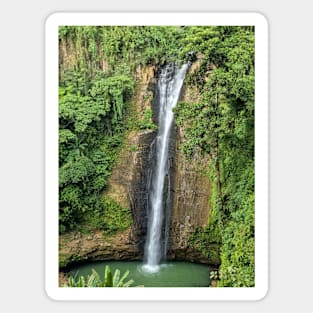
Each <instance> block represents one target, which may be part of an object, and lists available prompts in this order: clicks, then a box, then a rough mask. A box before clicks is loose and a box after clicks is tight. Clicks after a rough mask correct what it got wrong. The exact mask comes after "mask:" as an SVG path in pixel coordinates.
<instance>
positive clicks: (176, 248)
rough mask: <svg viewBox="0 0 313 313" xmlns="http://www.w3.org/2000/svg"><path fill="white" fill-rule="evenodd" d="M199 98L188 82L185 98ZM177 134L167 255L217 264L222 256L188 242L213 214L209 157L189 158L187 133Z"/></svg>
mask: <svg viewBox="0 0 313 313" xmlns="http://www.w3.org/2000/svg"><path fill="white" fill-rule="evenodd" d="M199 65H200V61H199V60H198V61H197V62H195V63H194V64H193V65H192V67H191V68H190V70H189V72H190V73H192V72H193V71H195V70H197V69H198V67H199ZM199 98H200V93H199V91H198V90H197V89H196V88H195V87H191V86H188V85H187V86H186V85H185V87H184V89H183V92H182V96H181V100H182V101H184V102H185V103H187V104H188V103H191V102H197V101H199ZM174 136H175V137H176V138H175V152H174V156H175V157H174V164H173V169H172V171H173V176H174V179H173V181H174V183H173V193H172V199H173V200H172V212H171V226H170V239H169V241H170V245H169V247H170V249H169V252H168V258H170V259H177V260H189V261H195V262H200V263H209V264H212V265H218V264H219V259H216V258H208V257H207V256H205V255H203V254H202V252H201V251H199V250H198V249H197V248H195V247H194V246H193V245H192V244H191V243H190V241H189V238H190V236H191V235H192V234H193V233H194V232H195V230H196V229H197V228H199V227H204V226H206V225H207V224H208V219H209V217H210V212H211V208H210V202H209V200H210V195H211V189H212V185H211V182H210V180H209V179H208V176H207V175H206V171H207V165H208V157H203V156H201V155H200V153H195V155H194V156H193V158H192V160H186V158H185V157H184V155H183V154H182V152H181V151H180V146H181V143H182V142H183V140H184V134H183V132H182V130H181V129H180V128H179V127H177V126H176V127H175V134H174ZM212 249H215V250H216V249H218V247H216V246H214V247H213V246H212ZM214 255H216V253H215V254H214Z"/></svg>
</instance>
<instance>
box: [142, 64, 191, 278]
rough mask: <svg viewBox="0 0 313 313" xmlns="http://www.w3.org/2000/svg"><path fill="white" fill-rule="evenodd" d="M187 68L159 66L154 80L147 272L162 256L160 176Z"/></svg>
mask: <svg viewBox="0 0 313 313" xmlns="http://www.w3.org/2000/svg"><path fill="white" fill-rule="evenodd" d="M187 68H188V64H184V65H183V66H182V67H181V68H180V69H178V68H177V67H176V66H175V65H173V64H170V65H167V66H165V67H164V68H163V69H162V71H161V75H160V78H159V80H158V90H159V106H160V107H159V125H158V126H159V128H158V134H157V137H156V152H155V153H156V155H155V157H156V165H155V171H154V172H153V177H152V180H151V185H150V190H149V205H150V215H149V220H148V234H147V240H146V246H145V264H144V266H143V270H145V271H147V272H150V273H155V272H158V271H159V267H160V266H159V264H160V261H161V257H162V253H161V250H162V242H161V241H162V228H163V219H164V212H163V211H164V208H163V190H164V179H165V176H166V175H167V174H168V166H167V163H168V150H169V141H170V135H171V134H170V133H171V128H172V125H173V120H174V114H173V111H172V109H173V108H174V107H175V106H176V104H177V102H178V99H179V95H180V91H181V88H182V85H183V82H184V78H185V74H186V71H187Z"/></svg>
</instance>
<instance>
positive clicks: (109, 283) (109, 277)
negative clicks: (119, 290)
mask: <svg viewBox="0 0 313 313" xmlns="http://www.w3.org/2000/svg"><path fill="white" fill-rule="evenodd" d="M128 275H129V271H126V272H125V273H124V274H123V275H121V271H120V270H119V269H116V270H115V271H114V274H112V272H111V269H110V267H109V266H108V265H106V267H105V271H104V277H103V279H101V277H100V275H99V274H98V273H97V272H96V271H95V270H94V269H92V273H91V274H90V275H88V276H87V277H84V276H79V277H77V278H75V277H73V276H69V278H68V283H67V284H65V285H64V286H63V287H130V286H131V285H132V284H133V283H134V281H133V280H132V279H130V280H127V281H125V280H126V279H127V276H128Z"/></svg>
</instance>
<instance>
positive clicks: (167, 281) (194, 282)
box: [70, 261, 210, 287]
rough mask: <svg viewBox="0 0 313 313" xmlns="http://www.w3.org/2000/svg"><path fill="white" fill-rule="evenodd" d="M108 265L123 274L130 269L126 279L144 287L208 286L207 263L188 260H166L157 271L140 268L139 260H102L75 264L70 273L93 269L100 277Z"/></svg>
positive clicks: (85, 274)
mask: <svg viewBox="0 0 313 313" xmlns="http://www.w3.org/2000/svg"><path fill="white" fill-rule="evenodd" d="M106 265H109V266H110V268H111V271H112V272H114V270H115V269H119V270H120V271H121V273H122V274H123V273H124V272H126V271H127V270H129V271H130V273H129V275H128V277H127V279H126V280H125V281H127V280H129V279H133V280H134V284H133V285H132V286H134V287H135V286H138V285H143V286H145V287H208V286H209V285H210V277H209V272H210V269H209V267H208V266H207V265H203V264H196V263H190V262H168V263H166V264H161V265H160V270H159V271H158V272H157V273H147V272H145V271H144V270H143V269H142V266H143V264H142V262H141V261H103V262H92V263H86V264H83V265H80V266H77V267H75V268H73V269H72V271H71V273H70V274H72V275H79V276H81V275H82V276H87V275H90V274H91V270H92V269H95V270H96V271H97V272H98V273H99V275H100V277H101V278H102V277H104V268H105V266H106Z"/></svg>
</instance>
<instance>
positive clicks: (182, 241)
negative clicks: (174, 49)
mask: <svg viewBox="0 0 313 313" xmlns="http://www.w3.org/2000/svg"><path fill="white" fill-rule="evenodd" d="M198 65H199V62H198V63H195V64H194V65H193V66H192V67H191V69H190V70H191V71H193V70H195V69H196V68H197V66H198ZM136 76H137V77H136V81H137V87H136V92H135V94H134V96H133V99H132V104H131V109H132V110H134V111H135V114H134V115H135V116H136V117H137V118H138V119H139V120H140V119H142V118H143V112H144V111H145V110H146V109H147V108H153V111H154V120H156V118H155V116H156V114H157V108H156V107H155V106H154V103H155V102H154V101H153V92H152V91H153V90H154V91H155V84H156V78H155V68H154V67H153V66H146V67H141V68H138V69H137V72H136ZM198 99H199V92H198V90H196V89H194V88H192V87H189V86H187V87H184V89H183V92H182V96H181V100H183V101H184V102H186V103H188V102H192V101H197V100H198ZM155 136H156V131H154V130H150V129H146V130H134V131H131V132H129V133H128V135H127V138H126V140H125V142H124V146H123V148H122V149H121V152H120V155H119V157H118V160H117V162H116V165H115V167H114V168H113V171H112V175H111V177H110V179H109V184H108V188H107V191H106V195H107V196H108V197H110V198H112V199H113V200H114V201H116V202H117V203H119V204H120V205H121V206H122V207H125V208H130V209H131V212H132V216H133V225H132V226H131V227H130V229H128V230H126V231H125V232H120V233H117V234H116V235H115V236H113V237H110V238H105V236H104V235H103V234H102V233H100V232H95V233H94V234H91V235H90V234H89V235H82V234H66V235H61V236H60V258H61V262H60V263H61V264H62V262H63V265H65V264H68V263H71V262H73V261H75V260H76V259H77V260H109V259H110V260H121V259H128V260H136V259H142V258H143V247H144V241H145V237H146V231H147V210H148V175H147V169H149V168H150V167H151V164H150V162H151V161H150V159H149V152H150V146H151V143H152V142H153V140H154V138H155ZM182 141H183V133H182V131H181V129H179V128H178V127H177V126H174V128H173V132H172V136H171V144H170V162H171V167H170V178H169V179H170V181H169V182H167V183H170V192H171V198H172V201H171V209H170V211H169V212H166V216H167V222H166V225H165V231H166V232H168V234H169V240H168V245H167V246H168V255H167V257H168V258H169V259H176V260H189V261H194V262H200V263H207V264H212V265H218V264H219V259H218V258H215V259H213V258H208V257H207V256H205V255H203V254H202V253H201V251H199V250H198V249H196V248H195V247H193V246H192V244H190V241H189V238H190V236H191V235H192V234H193V233H194V232H195V230H196V228H199V227H203V226H205V225H207V223H208V219H209V216H210V205H209V199H210V194H211V183H210V181H209V179H208V177H207V176H205V175H204V173H205V169H206V166H207V163H208V159H207V158H203V157H201V156H200V155H199V154H196V155H195V156H194V157H193V159H192V160H191V162H190V161H187V160H186V159H185V158H184V156H183V154H182V153H181V151H180V149H179V147H180V145H181V143H182ZM167 210H168V209H167ZM212 249H215V250H218V247H216V246H215V247H212ZM215 255H218V253H215ZM75 258H76V259H75Z"/></svg>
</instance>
